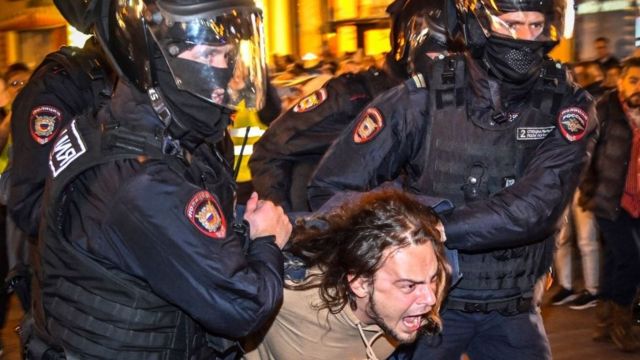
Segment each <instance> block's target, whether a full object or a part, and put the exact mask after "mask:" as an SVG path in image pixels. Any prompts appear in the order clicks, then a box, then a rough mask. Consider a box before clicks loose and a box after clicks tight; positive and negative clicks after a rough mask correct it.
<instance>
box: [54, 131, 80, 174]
mask: <svg viewBox="0 0 640 360" xmlns="http://www.w3.org/2000/svg"><path fill="white" fill-rule="evenodd" d="M85 152H87V146H86V145H85V143H84V140H83V139H82V136H80V133H79V132H78V129H77V128H76V121H75V120H73V121H72V122H71V124H69V126H67V127H65V128H64V130H62V132H61V133H60V136H59V137H58V139H56V142H55V143H53V149H52V150H51V153H50V154H49V168H50V169H51V172H52V173H53V177H54V178H55V177H56V176H58V174H60V172H61V171H62V170H64V169H65V168H67V166H69V164H71V163H72V162H73V161H74V160H76V159H77V158H79V157H80V155H82V154H84V153H85Z"/></svg>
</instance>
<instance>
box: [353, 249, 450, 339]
mask: <svg viewBox="0 0 640 360" xmlns="http://www.w3.org/2000/svg"><path fill="white" fill-rule="evenodd" d="M383 258H386V261H385V262H384V263H383V265H382V267H381V268H380V269H379V270H378V271H377V272H376V274H375V276H374V279H373V281H368V282H366V283H365V286H366V287H367V289H366V292H367V295H366V296H365V298H364V299H363V302H361V303H359V304H358V311H357V315H360V316H358V317H359V318H360V320H361V321H363V322H364V323H366V324H377V325H378V326H380V327H381V328H382V329H383V330H384V331H385V333H386V334H387V335H388V336H390V337H392V338H394V339H395V340H397V341H398V342H401V343H410V342H413V341H414V340H415V339H416V337H417V335H418V330H419V329H420V327H421V326H422V325H424V324H425V322H426V319H425V315H426V314H427V313H428V312H429V311H430V310H431V309H432V307H433V305H434V304H435V303H436V287H437V280H438V279H437V276H436V274H437V269H438V263H437V260H436V254H435V251H434V249H433V245H431V243H427V244H423V245H410V246H408V247H404V248H392V249H387V250H386V251H385V252H384V254H383Z"/></svg>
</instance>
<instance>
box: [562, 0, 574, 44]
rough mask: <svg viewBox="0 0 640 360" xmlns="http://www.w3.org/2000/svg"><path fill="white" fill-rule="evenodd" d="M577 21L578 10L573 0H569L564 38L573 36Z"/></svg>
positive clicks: (565, 14)
mask: <svg viewBox="0 0 640 360" xmlns="http://www.w3.org/2000/svg"><path fill="white" fill-rule="evenodd" d="M575 22H576V10H575V8H574V3H573V0H567V4H566V9H565V12H564V32H563V35H564V38H565V39H571V38H572V37H573V27H574V25H575Z"/></svg>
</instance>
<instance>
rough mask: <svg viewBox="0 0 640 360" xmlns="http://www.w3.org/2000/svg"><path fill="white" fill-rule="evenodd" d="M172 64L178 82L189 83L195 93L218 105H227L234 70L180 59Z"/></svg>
mask: <svg viewBox="0 0 640 360" xmlns="http://www.w3.org/2000/svg"><path fill="white" fill-rule="evenodd" d="M172 63H173V70H174V73H175V74H176V75H175V77H176V80H177V81H180V82H183V83H188V84H189V88H190V89H191V90H192V91H193V92H195V93H196V94H197V95H199V96H202V97H205V98H209V99H210V100H211V101H213V102H214V103H216V104H224V103H226V100H228V99H226V97H228V95H227V87H228V85H229V81H231V77H232V76H233V68H218V67H213V66H209V65H205V64H201V63H199V62H196V61H191V60H185V59H180V58H176V59H174V60H173V61H172Z"/></svg>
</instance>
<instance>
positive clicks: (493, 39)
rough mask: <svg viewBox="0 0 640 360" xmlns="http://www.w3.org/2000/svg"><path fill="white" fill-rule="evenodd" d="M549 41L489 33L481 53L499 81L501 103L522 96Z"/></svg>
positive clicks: (534, 77) (531, 83)
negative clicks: (521, 38) (491, 34)
mask: <svg viewBox="0 0 640 360" xmlns="http://www.w3.org/2000/svg"><path fill="white" fill-rule="evenodd" d="M548 46H549V44H547V42H542V41H529V40H518V39H510V38H504V37H500V36H495V35H494V36H489V37H488V38H487V41H486V43H485V46H484V54H483V57H482V60H483V63H484V65H485V66H486V67H487V70H488V71H489V72H490V73H492V74H493V75H494V76H495V77H496V78H498V80H499V81H500V83H501V86H500V95H501V98H502V101H503V103H504V104H505V105H506V106H509V104H510V103H513V102H514V101H518V100H521V99H524V98H525V97H526V96H527V94H529V93H530V92H531V89H533V87H534V86H535V83H536V81H537V79H538V78H539V74H540V70H541V69H542V63H543V61H544V59H545V54H546V53H547V48H548Z"/></svg>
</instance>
